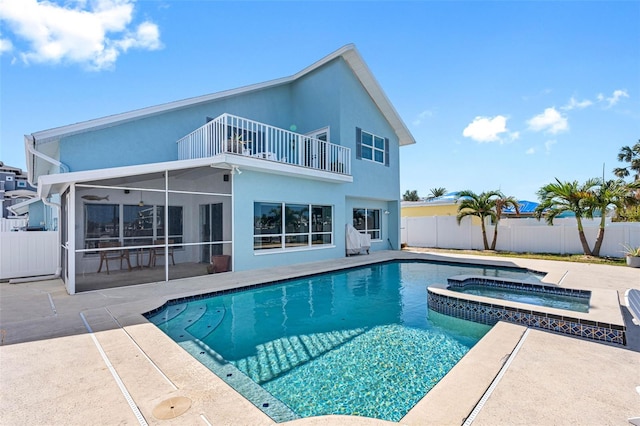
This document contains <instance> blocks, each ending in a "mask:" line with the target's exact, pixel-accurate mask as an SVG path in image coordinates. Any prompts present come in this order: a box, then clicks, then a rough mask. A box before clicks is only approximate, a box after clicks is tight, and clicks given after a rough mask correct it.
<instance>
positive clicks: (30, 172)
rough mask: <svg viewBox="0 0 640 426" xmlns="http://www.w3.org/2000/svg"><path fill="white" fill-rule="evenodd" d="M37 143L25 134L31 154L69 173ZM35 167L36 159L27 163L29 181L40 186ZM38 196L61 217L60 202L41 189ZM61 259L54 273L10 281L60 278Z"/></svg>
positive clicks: (25, 142) (31, 136)
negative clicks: (42, 150) (42, 151)
mask: <svg viewBox="0 0 640 426" xmlns="http://www.w3.org/2000/svg"><path fill="white" fill-rule="evenodd" d="M35 144H36V139H35V138H34V137H33V135H25V136H24V145H25V148H26V149H27V152H28V153H29V154H31V155H33V156H34V157H38V158H41V159H43V160H44V161H47V162H48V163H51V164H53V165H54V166H57V167H58V168H59V169H60V171H61V172H62V173H69V167H68V166H67V165H66V164H64V163H62V162H60V161H58V160H56V159H54V158H51V157H49V156H48V155H45V154H43V153H41V152H40V151H38V150H36V148H35ZM34 167H35V161H34V162H33V166H32V167H28V165H27V182H29V185H31V186H34V187H38V183H37V182H34V180H33V172H34V170H33V169H34ZM38 196H40V199H41V200H42V202H43V203H44V204H45V205H46V206H49V207H54V208H55V209H56V210H57V213H58V217H61V214H62V212H61V206H60V204H58V203H54V202H52V201H49V197H42V195H41V194H40V191H38ZM60 261H61V256H59V257H58V266H57V267H56V272H55V273H54V274H53V275H46V276H40V277H29V278H22V279H17V280H16V279H14V280H9V283H18V282H29V281H41V280H51V279H57V278H60V274H61V273H62V265H61V264H60Z"/></svg>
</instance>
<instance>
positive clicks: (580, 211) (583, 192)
mask: <svg viewBox="0 0 640 426" xmlns="http://www.w3.org/2000/svg"><path fill="white" fill-rule="evenodd" d="M599 183H600V181H599V180H598V179H589V180H587V181H586V182H585V183H584V184H582V185H580V184H578V181H573V182H560V180H558V178H556V183H549V184H547V185H545V186H543V187H542V188H540V189H539V190H538V198H539V200H540V204H538V206H537V207H536V210H535V216H536V218H537V219H538V220H540V219H541V218H542V216H544V217H545V221H546V222H547V224H549V225H553V219H555V218H556V217H558V216H559V215H560V214H562V213H565V212H573V213H574V214H575V216H576V221H577V222H578V236H579V237H580V243H581V244H582V250H583V251H584V254H586V255H588V256H591V249H590V248H589V243H588V242H587V238H586V237H585V235H584V228H583V226H582V218H591V217H593V208H592V206H593V203H592V199H593V187H594V186H597V185H598V184H599Z"/></svg>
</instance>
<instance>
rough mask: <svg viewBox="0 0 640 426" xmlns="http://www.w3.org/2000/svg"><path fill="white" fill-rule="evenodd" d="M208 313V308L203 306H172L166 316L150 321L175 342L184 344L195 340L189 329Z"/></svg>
mask: <svg viewBox="0 0 640 426" xmlns="http://www.w3.org/2000/svg"><path fill="white" fill-rule="evenodd" d="M206 311H207V310H206V307H205V306H202V305H201V304H197V305H193V304H191V305H190V304H189V303H181V304H179V305H173V306H170V307H169V309H167V313H166V314H164V315H165V316H160V315H156V316H154V317H152V318H150V320H151V322H153V323H154V324H155V325H156V326H158V328H160V329H161V330H162V331H164V332H165V333H167V334H168V335H169V337H171V338H172V339H173V340H175V341H176V342H183V341H185V340H193V339H194V336H193V335H192V334H191V333H190V332H189V331H188V328H189V327H190V326H191V325H193V324H195V323H196V322H197V321H198V320H199V319H200V318H201V317H202V316H203V315H204V314H205V313H206ZM156 321H157V322H156Z"/></svg>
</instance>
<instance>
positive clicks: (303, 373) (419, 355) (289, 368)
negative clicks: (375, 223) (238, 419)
mask: <svg viewBox="0 0 640 426" xmlns="http://www.w3.org/2000/svg"><path fill="white" fill-rule="evenodd" d="M464 274H468V275H486V276H492V277H503V278H511V279H519V280H529V281H534V282H536V280H537V281H538V282H539V277H537V276H535V275H533V274H530V273H528V272H527V271H523V270H510V269H496V268H485V267H477V266H470V265H468V266H465V265H453V264H439V263H427V262H389V263H383V264H375V265H371V266H367V267H362V268H357V269H350V270H345V271H340V272H334V273H327V274H322V275H318V276H312V277H306V278H302V279H296V280H292V281H287V282H284V283H280V284H274V285H268V286H262V287H258V288H254V289H251V290H246V291H239V292H234V293H227V294H222V295H217V296H212V297H209V298H206V299H200V300H193V301H188V302H181V303H170V304H169V305H168V306H166V308H165V309H163V310H161V311H159V312H156V313H153V314H151V315H149V316H148V317H149V320H150V321H152V322H153V323H154V324H156V325H157V326H158V327H159V328H160V329H162V330H163V331H164V332H165V333H167V334H168V335H169V336H170V337H171V338H172V339H174V340H175V341H176V342H178V344H180V345H181V346H182V347H183V348H185V349H186V350H187V351H188V352H189V353H191V354H192V355H193V356H194V357H195V358H196V359H198V360H199V361H200V362H202V363H203V364H204V365H206V366H207V367H208V368H210V369H211V370H212V371H213V372H214V373H215V374H217V375H218V376H219V377H221V378H222V379H223V380H225V381H226V382H227V383H229V384H230V385H231V386H232V387H234V388H235V389H236V390H237V391H238V392H240V393H241V394H242V395H243V396H244V397H245V398H247V399H248V400H250V401H251V402H252V403H253V404H255V405H256V406H257V407H259V408H260V409H261V410H263V411H264V412H265V413H266V414H267V415H269V416H270V417H271V418H272V419H273V420H274V421H276V422H282V421H287V420H293V419H296V418H300V417H309V416H319V415H328V414H345V415H359V416H367V417H373V418H379V419H384V420H389V421H399V420H400V419H401V418H402V417H404V415H405V414H406V413H407V412H408V411H409V410H410V409H411V408H412V407H413V406H414V405H415V404H416V403H417V402H418V401H419V400H420V399H422V398H423V397H424V395H425V394H426V393H427V392H428V391H429V390H430V389H431V388H432V387H433V386H435V384H436V383H437V382H438V381H439V380H440V379H442V377H444V375H446V374H447V372H448V371H449V370H450V369H451V368H452V367H453V366H454V365H455V364H456V363H457V362H458V361H459V360H460V359H461V358H462V357H463V356H464V355H465V354H466V353H467V352H468V351H469V349H471V347H473V345H475V344H476V343H477V342H478V341H479V340H480V339H481V338H482V336H484V335H485V334H486V333H487V331H488V330H489V329H490V327H489V326H486V325H483V324H477V323H473V322H469V321H465V320H461V319H457V318H454V317H449V316H446V315H442V314H438V313H436V312H433V311H430V310H429V309H428V308H427V292H426V287H427V286H428V285H429V284H433V283H445V282H446V280H447V277H450V276H454V275H464Z"/></svg>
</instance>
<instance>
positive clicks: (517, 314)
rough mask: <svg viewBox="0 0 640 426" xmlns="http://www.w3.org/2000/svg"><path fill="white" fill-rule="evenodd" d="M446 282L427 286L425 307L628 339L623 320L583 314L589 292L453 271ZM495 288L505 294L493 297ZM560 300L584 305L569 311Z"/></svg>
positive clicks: (473, 318)
mask: <svg viewBox="0 0 640 426" xmlns="http://www.w3.org/2000/svg"><path fill="white" fill-rule="evenodd" d="M447 281H448V285H432V286H429V287H428V288H427V303H428V306H429V308H430V309H432V310H434V311H436V312H440V313H443V314H445V315H450V316H454V317H457V318H462V319H466V320H470V321H475V322H479V323H482V324H490V325H493V324H496V323H497V322H498V321H508V322H513V323H516V324H520V325H524V326H527V327H536V328H541V329H545V330H549V331H556V332H559V333H564V334H569V335H573V336H579V337H584V338H587V339H592V340H598V341H603V342H609V343H616V344H621V345H624V344H626V337H625V327H624V325H619V324H611V323H605V322H600V321H593V320H591V319H588V318H587V317H588V316H589V315H588V311H589V301H590V299H591V293H592V292H591V291H588V290H580V289H571V288H564V287H557V286H553V285H544V284H538V283H530V282H525V281H517V280H509V279H498V278H489V277H483V276H468V275H464V276H455V277H450V278H448V279H447ZM465 290H467V292H465ZM473 293H475V294H473ZM498 293H502V294H503V295H506V297H503V298H500V299H497V298H495V297H493V296H495V295H496V294H498ZM490 294H492V295H493V296H491V295H490ZM525 299H529V300H533V299H535V300H536V301H538V302H540V303H538V304H532V303H531V302H530V301H527V300H525ZM558 299H560V300H561V304H562V303H566V300H567V299H568V300H571V301H572V303H574V302H575V303H577V306H582V308H579V309H573V310H567V308H566V307H560V306H558V305H557V303H558ZM548 302H549V303H548ZM549 304H551V305H553V304H556V305H555V306H548V305H549Z"/></svg>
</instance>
